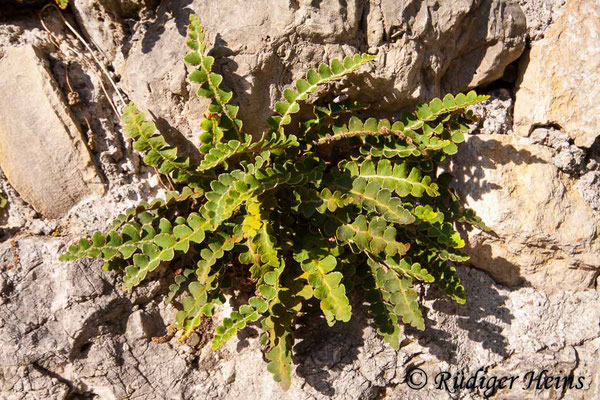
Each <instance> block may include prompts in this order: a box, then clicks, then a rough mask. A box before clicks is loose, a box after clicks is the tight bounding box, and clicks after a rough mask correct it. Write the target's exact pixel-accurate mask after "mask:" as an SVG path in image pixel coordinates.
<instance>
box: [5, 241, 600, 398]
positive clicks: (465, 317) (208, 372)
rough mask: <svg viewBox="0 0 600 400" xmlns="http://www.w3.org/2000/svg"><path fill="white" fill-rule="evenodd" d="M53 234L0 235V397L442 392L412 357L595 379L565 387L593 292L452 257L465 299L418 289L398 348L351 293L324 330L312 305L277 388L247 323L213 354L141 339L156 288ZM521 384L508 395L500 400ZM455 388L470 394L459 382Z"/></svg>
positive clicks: (579, 354) (159, 329)
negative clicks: (553, 287) (69, 256)
mask: <svg viewBox="0 0 600 400" xmlns="http://www.w3.org/2000/svg"><path fill="white" fill-rule="evenodd" d="M62 245H63V240H62V239H57V238H23V239H19V240H16V241H15V244H14V245H11V244H9V243H4V244H3V245H1V246H0V260H2V261H3V263H4V265H5V266H6V267H5V269H4V270H3V271H2V273H1V274H0V301H1V307H0V342H1V343H2V347H1V348H0V360H1V361H0V376H1V377H2V380H1V381H0V382H1V383H0V396H2V398H3V399H8V400H13V399H63V398H73V397H68V396H74V397H75V398H77V396H81V397H80V398H92V396H93V395H96V396H98V398H100V399H122V398H145V399H207V398H215V399H216V398H229V397H232V396H233V397H236V398H240V399H248V400H250V399H256V398H273V399H298V398H301V399H328V398H333V399H347V398H364V399H372V398H380V397H381V396H385V397H386V398H391V399H394V398H423V399H426V398H436V399H437V398H440V399H450V398H455V397H454V396H451V395H450V394H448V393H445V392H443V391H440V390H437V389H435V387H434V385H433V384H429V385H428V386H427V387H425V388H424V389H423V390H419V391H414V390H411V389H410V388H409V387H407V385H406V384H405V383H404V382H403V380H404V376H405V374H406V372H407V370H410V369H411V368H413V367H415V366H418V367H419V368H421V369H423V370H424V371H426V372H427V373H428V374H429V376H430V377H431V378H433V376H435V374H437V373H438V372H439V371H440V370H443V371H452V372H456V371H459V370H461V369H464V370H465V372H468V373H474V372H475V371H476V370H477V369H478V368H480V367H483V368H485V369H486V371H487V373H488V375H493V374H497V375H517V374H518V375H521V377H523V376H524V374H525V373H526V372H527V371H529V370H535V371H539V370H541V369H542V368H546V369H548V370H549V371H552V372H554V373H556V374H559V370H562V371H563V372H566V373H569V372H573V373H574V374H575V375H576V376H584V377H585V380H586V382H592V383H594V384H591V385H586V387H585V389H586V390H585V392H584V391H578V390H571V391H568V392H567V396H566V398H571V399H583V398H594V397H596V396H598V395H600V392H599V391H598V386H597V384H596V383H595V382H597V381H598V379H600V376H599V371H598V369H597V364H596V362H595V360H596V359H597V357H598V356H599V355H600V354H599V352H600V339H599V335H600V326H599V321H600V295H599V294H598V292H596V291H594V290H588V291H582V292H578V293H570V292H565V291H560V292H557V293H555V294H553V295H547V294H544V293H543V292H541V291H538V290H536V289H533V288H525V287H522V288H518V289H508V288H506V287H503V286H500V285H497V284H495V283H494V282H493V281H492V280H491V279H490V278H489V277H488V276H487V275H486V274H485V273H483V272H480V271H477V270H474V269H471V268H467V267H463V268H460V269H459V272H460V276H461V279H462V280H463V283H464V284H465V287H466V290H467V293H468V295H469V301H468V303H467V305H464V306H460V305H456V304H454V303H452V302H450V301H448V300H446V299H443V298H441V297H440V294H439V293H437V291H435V290H428V291H427V292H426V294H425V301H424V304H425V305H426V307H427V309H428V311H427V314H426V315H427V319H426V320H427V330H426V331H425V332H423V333H421V332H416V331H413V330H410V331H407V332H405V339H404V340H403V342H402V348H401V350H400V351H398V352H396V351H394V350H393V349H391V348H389V347H388V346H387V345H384V344H383V343H382V342H381V340H380V339H379V338H378V337H377V335H376V333H375V332H374V329H373V328H372V327H370V326H368V325H365V324H364V323H363V322H362V321H364V317H365V312H366V310H365V309H364V308H363V307H361V306H360V304H359V303H357V301H356V300H357V298H358V296H353V298H354V303H355V305H354V308H355V309H356V315H355V318H353V319H352V321H351V322H350V323H349V324H338V325H336V326H334V327H333V328H328V327H327V325H326V323H325V321H324V320H323V319H322V318H320V313H319V311H318V306H316V305H315V306H316V307H315V308H316V310H315V311H313V312H309V313H308V315H307V316H306V317H305V318H304V319H303V321H302V324H303V326H302V327H300V328H299V330H298V336H299V337H300V338H301V339H303V340H302V341H301V342H300V343H299V344H298V345H297V346H296V349H295V351H296V363H297V367H296V370H295V372H294V381H293V385H292V387H291V388H290V390H289V391H288V392H283V391H281V389H279V387H278V386H277V385H276V384H275V383H273V381H272V379H271V376H270V374H269V373H268V372H267V371H266V370H265V368H264V362H263V360H262V354H261V352H260V350H259V345H258V337H257V333H256V328H255V327H249V328H247V329H246V330H244V331H242V332H241V333H240V335H238V337H237V338H233V339H232V340H231V341H230V342H228V343H227V344H226V346H224V348H223V349H221V350H219V351H218V352H213V351H212V350H211V349H210V345H205V346H199V347H189V346H187V345H182V344H177V343H175V342H174V341H172V342H169V343H164V344H155V343H153V342H152V340H151V338H152V337H153V336H160V335H163V334H164V333H165V326H166V325H167V324H169V323H170V322H171V321H172V318H173V313H174V309H173V308H172V307H171V306H165V305H164V304H163V303H162V302H161V300H160V296H159V295H160V293H163V292H164V290H166V287H164V286H160V285H157V284H150V285H144V286H142V287H141V288H139V289H137V290H136V291H135V292H127V293H122V292H121V291H120V290H115V287H117V286H118V280H117V278H116V275H115V274H112V273H105V272H102V271H101V269H100V263H98V262H89V261H82V262H78V263H72V264H62V263H59V262H57V261H56V253H57V252H58V251H60V248H61V246H62ZM15 255H16V257H15ZM534 394H535V393H534V391H531V390H529V391H511V392H510V395H511V396H514V397H512V398H532V397H533V395H534ZM538 394H539V393H538ZM545 394H546V395H547V394H548V393H545ZM460 395H461V398H465V399H479V398H482V397H481V396H480V395H478V394H476V393H471V392H470V391H469V390H463V391H461V394H460ZM85 396H87V397H85ZM586 396H587V397H586ZM502 398H505V397H502ZM545 398H558V397H553V395H550V397H545Z"/></svg>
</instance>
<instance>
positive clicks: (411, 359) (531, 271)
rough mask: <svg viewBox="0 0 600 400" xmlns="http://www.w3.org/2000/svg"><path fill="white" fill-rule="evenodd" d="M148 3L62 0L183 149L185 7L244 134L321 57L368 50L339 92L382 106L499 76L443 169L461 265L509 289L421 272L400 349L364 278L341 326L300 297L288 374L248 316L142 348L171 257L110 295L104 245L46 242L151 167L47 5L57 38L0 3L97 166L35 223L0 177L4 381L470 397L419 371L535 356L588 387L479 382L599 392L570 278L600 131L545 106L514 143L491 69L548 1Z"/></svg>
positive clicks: (10, 37) (130, 393)
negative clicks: (552, 117)
mask: <svg viewBox="0 0 600 400" xmlns="http://www.w3.org/2000/svg"><path fill="white" fill-rule="evenodd" d="M157 3H158V2H155V1H141V2H140V1H133V0H100V1H91V0H72V1H71V5H70V10H72V11H73V13H74V15H73V16H71V15H70V14H69V13H68V12H67V13H66V14H64V15H66V16H67V18H71V19H70V20H71V21H74V24H75V26H76V27H77V28H78V29H79V30H80V31H81V32H82V33H83V34H84V36H85V37H86V38H87V39H88V40H90V41H92V42H94V43H95V44H96V45H97V46H98V48H99V49H100V50H101V51H102V53H103V54H104V55H106V57H105V58H103V59H105V61H106V62H107V63H108V64H112V66H113V67H114V69H115V71H116V74H115V76H114V77H115V79H117V80H118V78H119V75H121V77H122V80H121V83H120V84H121V87H122V89H124V91H125V92H126V94H127V95H128V96H129V97H130V98H131V99H133V100H134V101H135V102H136V103H138V105H140V106H141V107H142V108H144V109H147V110H150V111H151V112H152V114H153V115H154V116H155V118H156V122H157V125H158V126H159V127H160V128H161V129H162V130H163V131H165V133H167V134H168V135H169V136H170V137H171V139H172V140H174V141H175V142H178V143H179V145H180V146H182V145H185V146H187V150H188V152H189V153H191V155H192V156H194V154H193V146H191V145H190V143H189V141H192V142H194V141H195V140H196V138H195V136H196V135H195V134H194V129H196V126H197V123H198V122H199V120H200V119H201V117H202V112H203V111H204V104H203V103H202V101H201V100H199V99H198V98H197V97H196V96H195V95H194V94H193V88H192V87H191V86H190V85H188V84H187V83H186V81H185V76H186V74H187V72H189V71H187V70H186V67H185V66H184V64H183V63H182V62H181V58H182V57H183V55H184V54H185V49H184V47H183V42H184V40H185V39H184V35H185V26H186V24H187V20H188V16H189V14H190V13H191V12H194V11H195V12H198V13H199V14H200V16H201V17H202V19H203V21H204V22H205V23H206V25H207V30H208V32H209V40H210V42H211V43H212V50H211V52H212V55H214V56H215V58H216V65H217V67H218V69H219V71H220V72H222V73H223V74H224V75H225V84H226V85H227V86H228V87H230V88H233V89H234V90H235V91H236V92H237V93H238V96H237V97H236V98H235V99H234V100H235V101H237V102H238V103H239V104H241V106H242V110H243V111H245V113H242V115H241V116H242V118H244V120H245V123H246V126H247V127H248V128H249V129H250V130H251V131H253V132H256V131H259V130H260V129H261V128H262V122H263V121H264V119H265V118H266V117H267V116H268V114H269V111H267V108H266V107H267V106H269V105H271V104H272V103H273V102H274V100H275V99H276V98H278V97H279V94H280V92H281V90H282V89H283V87H284V86H285V85H287V84H289V83H290V82H291V81H292V79H294V78H298V77H299V76H300V74H302V73H303V71H305V70H306V69H307V68H309V67H312V66H314V65H316V64H317V63H318V62H321V61H324V60H326V59H329V58H331V57H334V56H337V57H339V56H342V55H345V54H351V53H354V52H356V51H369V52H371V53H374V54H377V57H378V58H377V60H376V62H375V63H374V67H373V68H372V70H371V71H370V72H371V73H373V74H374V75H373V78H367V76H366V75H360V76H358V77H356V78H354V79H352V80H351V81H350V82H349V83H350V90H348V92H347V93H348V94H349V95H353V94H355V93H356V91H357V90H359V89H360V90H361V91H362V93H363V97H361V99H362V100H363V101H367V102H373V103H375V104H376V105H378V106H379V107H380V110H379V111H381V113H382V114H383V113H387V111H390V110H391V111H393V112H395V111H396V110H397V108H398V107H402V106H406V105H411V104H413V103H414V102H415V101H416V100H418V99H428V97H430V96H433V95H439V94H441V93H442V92H444V91H447V90H451V91H457V90H462V89H465V88H467V87H472V86H476V85H483V84H486V83H488V82H490V81H493V80H496V79H498V78H500V77H501V76H502V82H496V83H494V84H493V85H492V87H491V88H490V87H488V88H479V89H478V90H480V91H487V93H488V94H490V95H491V99H490V100H489V101H488V102H486V103H485V104H483V105H482V106H481V107H477V108H476V109H475V112H476V113H477V114H478V115H480V116H482V118H483V120H482V121H481V123H480V124H479V126H478V127H477V128H476V129H475V131H474V133H475V134H477V135H478V136H474V137H472V138H470V140H469V142H468V143H467V144H466V145H465V146H464V147H463V148H462V149H461V153H459V155H458V156H457V160H458V161H459V162H458V163H457V164H455V168H460V171H459V172H460V173H459V174H457V177H460V176H461V174H463V173H464V174H465V175H464V176H465V178H464V179H463V180H462V182H461V185H459V187H458V189H459V192H460V194H461V195H462V196H463V197H465V198H466V199H467V201H468V203H469V204H470V205H471V206H472V207H473V208H475V209H476V211H478V213H479V214H480V215H481V216H482V217H483V219H484V221H485V222H486V223H488V224H489V225H490V226H491V227H492V228H494V229H495V230H496V232H497V233H498V237H492V236H488V235H484V234H482V233H481V232H477V231H472V232H470V233H469V234H468V239H469V244H470V245H471V250H470V251H471V252H472V254H473V259H472V264H474V265H475V266H477V267H478V268H479V269H482V270H485V271H487V272H488V273H489V274H490V275H491V276H492V277H494V278H495V279H497V280H498V281H502V282H505V283H509V284H511V285H512V284H517V283H518V286H516V287H511V288H509V287H504V286H502V285H500V284H497V283H495V282H494V281H493V280H492V279H491V278H490V276H489V275H488V274H487V273H486V272H483V271H480V270H477V269H473V268H471V267H467V266H461V267H459V275H460V277H461V279H462V280H463V283H464V285H465V287H466V291H467V296H468V297H467V298H468V303H467V305H465V306H459V305H456V304H454V303H451V302H450V301H448V300H447V299H444V298H443V297H442V296H441V294H440V293H439V292H438V291H436V290H434V289H432V288H426V289H424V292H423V293H424V304H425V305H426V307H427V318H426V325H427V330H426V331H425V332H423V333H421V332H416V331H414V330H412V329H407V331H406V332H405V340H403V341H402V349H401V350H400V351H398V352H396V351H394V350H392V349H390V348H389V347H388V346H386V345H384V344H383V343H382V341H381V339H379V338H378V337H377V335H376V334H375V332H374V330H373V328H372V327H370V326H368V325H365V324H364V321H365V309H364V308H363V307H362V306H361V305H360V304H359V300H360V296H359V295H358V293H357V294H356V295H354V296H352V301H353V307H354V311H355V315H354V318H353V320H352V321H351V322H350V323H349V324H338V325H336V326H335V327H333V328H329V327H327V325H326V324H325V322H324V321H323V319H322V318H320V317H319V315H320V313H319V311H318V305H314V306H315V307H314V308H315V309H314V310H312V311H310V312H309V313H308V315H307V316H306V317H304V318H303V320H302V327H301V328H299V329H298V337H299V339H301V340H300V341H299V342H298V344H297V346H296V348H295V365H296V368H295V372H294V377H293V386H292V388H291V389H290V390H289V391H288V392H282V391H281V390H280V389H279V387H278V386H277V385H275V384H274V383H273V381H272V378H271V376H270V374H269V373H268V372H267V371H266V369H265V365H266V364H265V363H264V360H263V356H262V353H261V351H260V346H259V345H258V330H257V329H256V327H250V328H247V329H246V330H244V331H243V332H241V333H240V335H238V337H237V338H233V339H232V340H231V341H230V342H228V343H227V344H226V345H225V346H224V348H223V349H221V350H219V351H218V352H216V353H215V352H212V351H211V349H210V346H209V345H206V344H205V343H206V342H207V340H208V339H209V337H208V336H207V335H206V332H211V331H212V327H211V326H210V324H207V326H204V327H202V329H201V330H200V331H199V335H196V336H192V338H191V339H190V341H189V342H188V343H187V344H177V343H175V341H174V340H172V341H170V342H168V343H165V344H161V345H158V344H153V343H152V342H151V338H152V337H153V336H161V335H164V334H165V332H166V326H167V325H168V324H170V323H171V322H173V320H174V311H175V310H174V308H173V307H172V306H166V305H164V304H163V303H162V301H161V299H162V296H161V294H162V293H164V292H165V291H166V290H167V289H166V288H167V286H168V284H169V283H170V282H169V280H168V279H167V278H169V276H168V272H167V271H165V270H161V271H157V274H158V275H159V277H160V278H161V279H160V281H159V282H156V283H146V284H144V285H142V287H140V288H138V289H136V290H134V291H133V292H126V293H123V292H121V290H120V289H119V288H120V278H119V277H118V275H117V274H112V273H105V272H102V271H101V269H100V265H101V263H100V262H98V261H87V260H86V261H80V262H76V263H59V262H57V255H58V254H59V253H60V252H62V250H63V249H64V248H65V247H64V246H65V245H66V244H67V243H68V242H70V241H71V240H73V239H74V238H76V237H79V236H82V235H89V234H90V233H91V232H92V231H94V230H96V229H100V230H102V229H104V228H105V227H106V224H107V223H108V222H110V220H112V219H113V218H114V217H115V216H116V215H117V214H118V213H120V212H122V211H123V210H124V209H125V208H126V207H129V206H132V205H133V204H136V203H137V202H138V201H140V200H142V199H144V200H147V199H149V198H151V197H154V196H156V195H157V194H160V191H159V190H157V186H158V182H157V180H156V178H155V177H154V176H153V174H149V173H148V170H145V169H143V168H141V167H140V164H139V158H138V157H137V156H136V155H134V154H132V152H131V149H130V145H129V143H128V142H127V141H126V140H123V137H122V132H121V130H120V127H119V125H118V124H117V119H116V118H115V115H114V113H113V112H112V110H111V107H110V105H109V103H108V101H107V99H106V96H105V95H104V94H103V92H102V90H101V88H100V79H102V77H101V74H100V73H99V72H98V70H97V68H95V67H93V66H91V64H90V62H89V60H90V55H89V54H88V53H87V52H86V50H85V49H84V48H83V47H82V46H81V45H80V44H77V43H76V40H75V39H74V37H73V36H72V35H71V34H70V33H69V32H68V30H66V29H65V28H64V26H62V23H61V21H60V19H59V18H57V17H56V15H55V16H49V17H48V18H47V20H46V23H47V24H48V26H49V27H50V28H51V29H52V30H53V32H54V33H55V35H56V36H57V37H58V38H59V39H60V43H59V46H60V49H61V52H60V53H59V52H57V51H56V49H55V48H54V46H53V45H52V44H51V43H50V41H49V37H48V35H47V34H46V33H45V32H44V31H43V29H42V27H41V25H40V24H39V20H38V16H37V14H36V13H33V12H31V10H22V11H18V12H17V11H11V12H10V13H7V14H4V13H0V14H1V15H0V53H2V52H4V51H7V50H10V49H11V48H13V47H17V46H23V45H30V44H34V45H35V46H36V47H37V48H40V49H43V50H44V52H45V53H49V58H50V68H49V72H50V74H51V75H52V76H53V77H54V79H55V81H56V87H57V89H59V90H61V91H62V92H63V93H67V92H68V90H69V89H68V84H67V82H66V80H65V76H66V75H68V76H69V77H70V82H71V84H72V86H73V87H74V89H75V90H76V91H77V92H78V93H79V94H80V96H81V102H80V103H79V104H77V105H75V106H73V107H72V111H73V119H74V120H77V121H78V122H79V124H80V125H82V126H84V125H85V126H86V128H85V129H87V128H88V127H87V123H86V119H88V120H90V121H91V127H89V128H90V129H88V130H87V132H86V135H88V136H91V137H93V138H94V146H93V149H92V154H91V159H92V160H93V161H94V162H95V163H96V164H97V165H98V167H99V169H100V170H101V171H102V173H103V175H105V177H106V178H107V181H108V189H107V192H106V193H105V195H104V196H88V197H86V198H85V199H83V200H81V201H79V202H78V203H77V204H76V205H75V206H74V207H72V208H71V209H70V211H69V212H68V213H67V215H66V216H64V217H62V218H60V219H55V220H48V219H45V218H42V217H41V216H40V215H39V214H38V213H36V212H35V210H33V209H32V208H31V207H30V206H29V205H28V204H27V203H25V202H24V201H23V199H22V198H21V197H20V196H19V194H18V193H17V192H16V191H15V190H14V188H13V187H11V185H10V184H9V183H8V182H6V181H5V180H4V179H0V186H1V188H2V191H3V193H5V194H6V195H7V196H8V198H9V208H8V210H7V211H6V212H5V213H4V214H0V229H2V232H0V236H1V237H0V240H4V241H3V242H1V243H0V398H1V399H3V400H4V399H9V400H13V399H19V400H21V399H36V400H37V399H60V400H67V399H69V400H73V399H90V398H98V399H101V400H105V399H107V400H113V399H124V398H132V399H134V398H141V399H150V400H152V399H161V400H162V399H182V400H183V399H185V400H188V399H207V398H211V399H212V398H215V399H224V398H240V399H257V398H269V399H271V398H272V399H329V398H333V399H348V398H360V399H375V398H377V399H381V398H387V399H404V398H410V399H455V398H461V399H482V398H483V393H481V392H480V393H474V392H470V391H468V390H462V391H460V393H453V394H448V393H445V392H442V391H439V390H437V389H435V388H434V386H433V384H432V379H433V376H434V374H435V373H437V372H439V371H440V370H445V371H446V370H447V371H451V372H457V371H459V370H460V369H464V370H465V372H466V373H468V374H472V373H475V371H476V370H477V369H478V368H480V367H483V368H485V369H486V371H487V372H488V375H491V374H493V375H500V376H502V375H520V376H521V379H522V378H523V376H524V374H525V373H526V372H527V371H529V370H534V371H538V372H539V371H540V370H541V369H544V368H546V369H548V370H549V371H550V372H551V373H552V374H555V375H556V374H560V375H563V376H564V375H565V374H567V375H568V374H569V373H573V374H574V375H576V376H582V377H584V378H585V382H586V384H585V386H584V389H583V390H566V391H562V390H546V391H534V390H523V389H522V388H521V387H517V388H515V389H514V390H511V391H504V392H501V393H499V394H497V395H496V396H494V397H493V398H501V399H505V398H508V399H530V398H536V399H537V398H544V399H560V398H565V399H594V398H600V370H599V368H598V363H597V360H598V358H599V357H600V339H599V336H600V296H599V295H598V292H597V290H593V289H586V288H588V287H592V288H596V289H597V288H598V287H600V276H599V273H598V272H599V271H600V269H599V266H598V259H599V258H598V254H600V251H599V249H598V246H599V244H598V239H597V237H598V221H600V200H599V199H600V189H599V186H598V182H600V153H599V152H600V149H599V148H598V145H594V146H592V147H591V148H589V149H582V148H580V147H577V146H578V144H577V143H573V137H572V136H571V137H569V135H567V134H570V132H569V130H568V129H566V128H564V127H562V128H563V129H557V128H558V127H557V126H555V124H553V123H552V121H549V122H551V125H550V126H543V127H541V128H538V129H535V130H534V134H533V135H531V137H529V138H527V139H521V140H516V139H515V137H514V132H513V114H512V113H513V111H512V109H513V104H514V101H513V97H514V93H513V91H512V88H511V87H509V86H510V85H512V82H514V79H512V78H511V77H510V75H511V74H512V73H511V72H510V71H508V72H506V71H505V67H506V66H507V65H508V64H510V63H511V62H513V61H514V60H515V59H516V58H517V57H518V56H519V54H520V53H521V51H522V49H523V47H524V43H525V41H526V40H527V39H530V40H533V41H534V42H533V46H536V45H537V43H538V42H536V40H539V39H541V38H542V37H543V36H544V32H545V31H547V29H548V27H550V29H551V27H552V25H550V24H551V21H553V20H554V19H555V16H556V15H557V14H556V13H557V10H558V9H559V8H560V6H561V5H562V0H519V1H510V2H508V1H506V2H504V1H498V0H460V1H455V2H439V1H434V0H431V1H430V0H410V1H406V2H397V1H392V0H370V1H359V0H351V1H343V2H342V1H340V2H336V1H308V0H300V1H290V2H281V1H271V0H262V1H259V2H254V3H253V4H252V5H251V6H249V5H248V2H241V1H237V0H236V1H227V2H216V1H208V0H173V1H163V2H161V5H160V6H159V7H158V8H157V7H156V4H157ZM3 11H4V9H3ZM586 17H587V16H586ZM563 18H564V17H563ZM563 25H564V23H563ZM591 42H593V41H591ZM593 43H595V42H593ZM74 50H77V51H74ZM574 51H581V54H582V55H583V54H584V52H585V51H587V52H588V53H589V52H590V50H589V49H588V50H574ZM552 57H555V59H558V58H561V57H563V56H562V53H558V52H556V53H552ZM544 62H547V60H546V61H544ZM514 65H515V64H514V63H513V64H512V65H509V67H510V68H514ZM523 65H524V64H521V68H522V69H523V68H525V67H524V66H523ZM2 71H3V70H2ZM503 71H504V72H506V73H504V75H503ZM3 73H4V71H3ZM3 76H4V75H3ZM592 77H593V78H594V79H597V75H593V76H592ZM507 78H510V79H507ZM105 84H106V82H105ZM498 85H502V87H503V88H501V89H499V88H498V87H499V86H498ZM588 86H589V87H594V85H586V86H585V87H586V88H587V87H588ZM595 86H596V87H597V86H598V85H597V84H596V85H595ZM329 92H330V94H328V95H327V96H333V95H337V94H339V93H338V92H337V91H336V90H335V88H332V90H330V91H329ZM111 93H112V92H111ZM539 95H540V94H538V93H534V94H532V96H534V97H532V99H536V98H537V97H536V96H539ZM521 96H524V94H523V93H521ZM382 97H383V98H382ZM1 101H2V100H0V102H1ZM61 101H62V100H61ZM59 106H60V107H63V108H65V107H66V106H65V105H64V104H62V105H59ZM3 111H4V109H2V108H0V118H2V115H3ZM33 111H34V110H33ZM546 122H548V121H546ZM546 122H545V124H546ZM565 132H566V133H565ZM490 134H502V135H496V136H490ZM185 139H188V140H189V141H188V140H185ZM563 171H566V172H568V174H567V173H565V172H563ZM3 177H4V176H3V175H2V172H1V171H0V178H3ZM413 367H420V368H422V369H424V370H425V371H427V372H428V374H429V377H430V382H429V384H428V385H427V386H426V387H425V388H424V389H422V390H418V391H415V390H410V389H409V388H408V386H407V385H406V384H405V383H404V377H405V374H406V372H407V371H408V370H410V369H411V368H413ZM520 386H522V385H520Z"/></svg>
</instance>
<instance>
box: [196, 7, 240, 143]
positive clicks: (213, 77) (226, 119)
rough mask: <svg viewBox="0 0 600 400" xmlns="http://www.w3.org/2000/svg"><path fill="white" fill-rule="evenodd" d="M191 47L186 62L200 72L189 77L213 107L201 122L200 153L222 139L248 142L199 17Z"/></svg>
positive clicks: (231, 94)
mask: <svg viewBox="0 0 600 400" xmlns="http://www.w3.org/2000/svg"><path fill="white" fill-rule="evenodd" d="M188 38H189V41H188V42H187V45H188V47H189V48H190V49H191V50H192V52H191V53H189V54H188V55H186V56H185V61H186V62H187V63H189V64H191V65H193V66H195V67H197V69H196V70H195V71H193V72H192V73H191V74H190V75H189V80H190V81H191V82H194V83H197V84H199V85H200V88H199V89H198V95H199V96H202V97H208V98H209V99H210V100H211V104H210V106H209V107H208V113H207V115H206V117H207V118H206V119H205V120H204V121H203V122H202V123H201V125H200V126H201V128H202V130H203V133H202V134H201V135H200V141H201V142H202V143H203V144H204V145H203V146H200V151H202V152H206V150H209V149H210V148H211V147H212V146H211V144H212V145H214V144H216V143H218V142H220V141H221V140H222V139H225V140H232V139H237V140H240V141H243V140H244V136H245V135H244V134H243V133H242V121H241V120H240V119H238V118H237V113H238V110H239V107H237V106H234V105H231V104H228V103H229V101H230V100H231V98H232V96H233V93H232V92H230V91H228V90H225V89H223V88H221V82H222V81H223V78H222V77H221V75H218V74H216V73H214V72H212V67H213V63H214V58H213V57H211V56H208V55H206V52H207V50H206V43H205V42H204V27H203V26H202V24H201V23H200V20H199V19H198V18H197V17H196V16H195V15H193V14H192V15H190V24H189V26H188Z"/></svg>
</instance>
